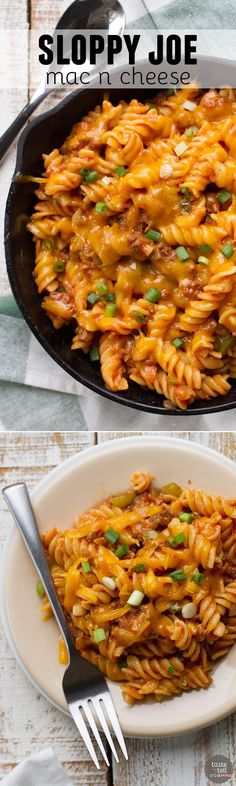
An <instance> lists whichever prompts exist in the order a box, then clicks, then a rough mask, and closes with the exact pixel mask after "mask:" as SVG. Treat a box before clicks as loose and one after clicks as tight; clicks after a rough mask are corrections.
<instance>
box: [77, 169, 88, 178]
mask: <svg viewBox="0 0 236 786" xmlns="http://www.w3.org/2000/svg"><path fill="white" fill-rule="evenodd" d="M89 172H91V170H90V169H88V167H84V169H78V174H79V175H81V177H86V175H88V174H89Z"/></svg>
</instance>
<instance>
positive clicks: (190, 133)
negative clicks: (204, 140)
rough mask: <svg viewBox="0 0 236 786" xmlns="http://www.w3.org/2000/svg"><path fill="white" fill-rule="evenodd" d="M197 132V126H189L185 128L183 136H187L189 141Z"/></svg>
mask: <svg viewBox="0 0 236 786" xmlns="http://www.w3.org/2000/svg"><path fill="white" fill-rule="evenodd" d="M198 130H199V129H198V126H189V128H186V130H185V132H184V133H185V136H188V137H190V139H191V137H193V136H196V134H197V132H198Z"/></svg>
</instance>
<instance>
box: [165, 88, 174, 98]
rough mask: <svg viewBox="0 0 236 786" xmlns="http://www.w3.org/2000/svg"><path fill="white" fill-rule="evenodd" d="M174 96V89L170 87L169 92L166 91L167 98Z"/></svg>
mask: <svg viewBox="0 0 236 786" xmlns="http://www.w3.org/2000/svg"><path fill="white" fill-rule="evenodd" d="M174 95H175V89H174V88H173V87H170V88H169V90H167V97H168V98H171V96H174Z"/></svg>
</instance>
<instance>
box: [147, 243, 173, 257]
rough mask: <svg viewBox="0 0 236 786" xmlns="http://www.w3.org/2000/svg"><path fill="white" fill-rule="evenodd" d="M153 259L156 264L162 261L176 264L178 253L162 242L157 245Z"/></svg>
mask: <svg viewBox="0 0 236 786" xmlns="http://www.w3.org/2000/svg"><path fill="white" fill-rule="evenodd" d="M152 258H153V260H154V262H158V260H160V259H168V260H170V261H171V262H176V252H175V250H174V248H171V246H168V244H167V243H163V242H161V243H157V244H156V246H155V249H154V250H153V254H152Z"/></svg>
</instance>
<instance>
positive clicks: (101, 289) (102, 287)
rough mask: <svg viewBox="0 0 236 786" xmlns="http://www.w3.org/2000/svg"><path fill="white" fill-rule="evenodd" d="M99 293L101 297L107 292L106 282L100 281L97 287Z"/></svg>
mask: <svg viewBox="0 0 236 786" xmlns="http://www.w3.org/2000/svg"><path fill="white" fill-rule="evenodd" d="M97 292H98V294H99V295H105V293H106V292H107V285H106V284H105V281H100V283H99V284H98V286H97Z"/></svg>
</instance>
